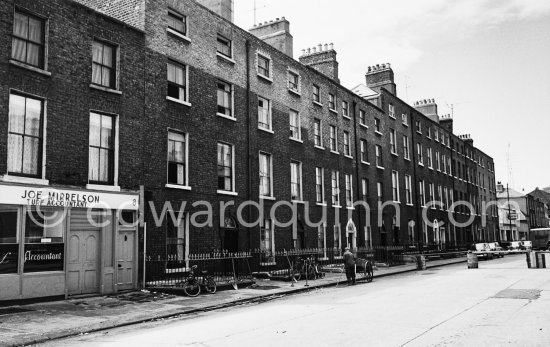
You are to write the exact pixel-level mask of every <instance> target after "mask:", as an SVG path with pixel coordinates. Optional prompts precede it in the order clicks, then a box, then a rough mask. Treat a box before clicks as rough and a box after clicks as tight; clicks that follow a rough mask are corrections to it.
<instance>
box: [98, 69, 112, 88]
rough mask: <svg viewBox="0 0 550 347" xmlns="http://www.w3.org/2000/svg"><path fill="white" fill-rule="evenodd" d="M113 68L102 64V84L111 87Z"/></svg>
mask: <svg viewBox="0 0 550 347" xmlns="http://www.w3.org/2000/svg"><path fill="white" fill-rule="evenodd" d="M111 72H112V71H111V69H109V68H107V67H105V66H102V67H101V83H100V84H101V85H104V86H106V87H111Z"/></svg>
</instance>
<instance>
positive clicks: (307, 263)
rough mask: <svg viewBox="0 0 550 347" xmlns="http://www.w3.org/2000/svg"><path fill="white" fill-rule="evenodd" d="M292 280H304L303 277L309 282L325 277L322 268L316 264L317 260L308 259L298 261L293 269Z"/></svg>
mask: <svg viewBox="0 0 550 347" xmlns="http://www.w3.org/2000/svg"><path fill="white" fill-rule="evenodd" d="M291 273H292V274H291V278H294V279H295V280H296V281H299V280H300V279H302V276H304V278H306V276H307V279H308V280H314V279H317V278H321V277H322V276H324V273H323V272H322V266H321V265H320V264H317V263H316V262H315V259H313V258H312V257H308V258H306V259H298V260H297V261H296V262H295V263H294V264H293V266H292V268H291Z"/></svg>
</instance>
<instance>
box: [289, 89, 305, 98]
mask: <svg viewBox="0 0 550 347" xmlns="http://www.w3.org/2000/svg"><path fill="white" fill-rule="evenodd" d="M288 92H289V93H291V94H294V95H296V96H299V97H301V96H302V94H301V93H300V92H299V91H297V90H295V89H290V88H289V89H288Z"/></svg>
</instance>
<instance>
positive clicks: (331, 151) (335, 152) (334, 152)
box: [330, 149, 340, 154]
mask: <svg viewBox="0 0 550 347" xmlns="http://www.w3.org/2000/svg"><path fill="white" fill-rule="evenodd" d="M330 153H333V154H340V153H339V152H337V151H333V150H332V149H331V150H330Z"/></svg>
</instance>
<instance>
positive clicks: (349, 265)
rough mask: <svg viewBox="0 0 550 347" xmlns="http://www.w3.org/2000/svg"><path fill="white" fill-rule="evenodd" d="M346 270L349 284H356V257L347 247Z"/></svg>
mask: <svg viewBox="0 0 550 347" xmlns="http://www.w3.org/2000/svg"><path fill="white" fill-rule="evenodd" d="M344 268H345V269H346V278H347V279H348V284H355V256H354V255H353V253H351V252H350V250H349V247H346V251H345V252H344Z"/></svg>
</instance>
